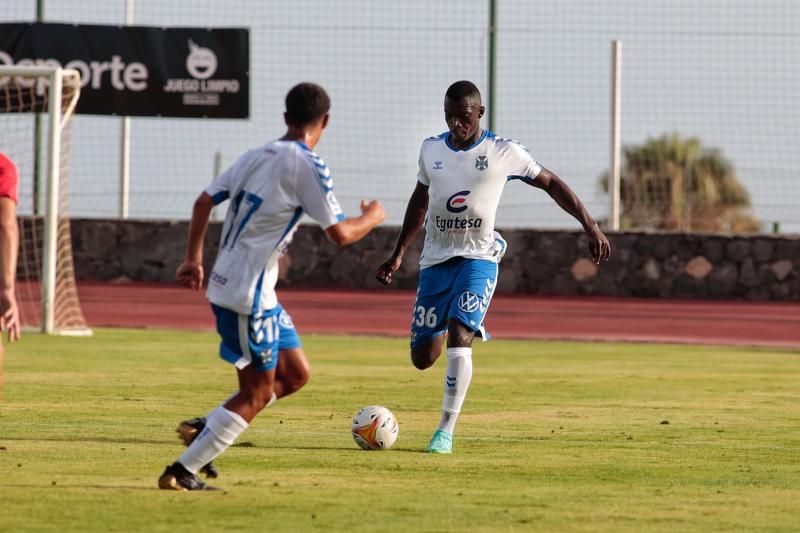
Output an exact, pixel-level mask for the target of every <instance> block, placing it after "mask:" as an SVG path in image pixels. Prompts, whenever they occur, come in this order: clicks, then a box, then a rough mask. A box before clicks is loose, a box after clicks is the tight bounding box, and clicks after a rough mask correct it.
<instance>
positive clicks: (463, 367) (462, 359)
mask: <svg viewBox="0 0 800 533" xmlns="http://www.w3.org/2000/svg"><path fill="white" fill-rule="evenodd" d="M470 381H472V348H448V349H447V371H446V373H445V378H444V400H442V418H441V420H440V421H439V427H438V429H441V430H444V431H446V432H448V433H450V434H451V435H452V433H453V430H454V429H455V427H456V420H457V419H458V413H460V412H461V406H462V405H463V404H464V398H466V397H467V389H468V388H469V383H470Z"/></svg>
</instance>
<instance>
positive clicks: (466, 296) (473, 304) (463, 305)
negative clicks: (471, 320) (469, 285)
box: [458, 291, 480, 313]
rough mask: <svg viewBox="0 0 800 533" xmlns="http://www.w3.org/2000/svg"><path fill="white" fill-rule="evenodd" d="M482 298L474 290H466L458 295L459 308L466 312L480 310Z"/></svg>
mask: <svg viewBox="0 0 800 533" xmlns="http://www.w3.org/2000/svg"><path fill="white" fill-rule="evenodd" d="M479 306H480V298H479V297H478V295H477V294H475V293H474V292H472V291H464V292H462V293H461V296H459V297H458V308H459V309H461V310H462V311H464V312H465V313H472V312H474V311H477V310H478V307H479Z"/></svg>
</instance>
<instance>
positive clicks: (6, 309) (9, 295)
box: [0, 289, 20, 342]
mask: <svg viewBox="0 0 800 533" xmlns="http://www.w3.org/2000/svg"><path fill="white" fill-rule="evenodd" d="M0 331H7V332H8V341H9V342H14V341H16V340H19V335H20V325H19V308H18V307H17V297H16V296H15V295H14V290H13V289H4V290H2V291H0Z"/></svg>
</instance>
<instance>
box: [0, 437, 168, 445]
mask: <svg viewBox="0 0 800 533" xmlns="http://www.w3.org/2000/svg"><path fill="white" fill-rule="evenodd" d="M6 441H9V442H10V441H15V442H96V443H110V444H175V443H179V441H177V440H174V441H173V440H172V439H170V440H163V439H162V440H154V439H137V438H128V439H125V438H112V437H93V438H86V437H83V438H79V439H78V438H69V437H3V438H2V442H6Z"/></svg>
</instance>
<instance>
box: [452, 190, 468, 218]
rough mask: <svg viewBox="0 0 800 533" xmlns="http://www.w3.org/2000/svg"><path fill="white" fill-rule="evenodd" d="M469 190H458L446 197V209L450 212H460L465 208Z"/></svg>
mask: <svg viewBox="0 0 800 533" xmlns="http://www.w3.org/2000/svg"><path fill="white" fill-rule="evenodd" d="M469 193H470V191H458V192H457V193H455V194H454V195H453V196H451V197H450V198H448V199H447V206H446V207H447V210H448V211H450V212H451V213H461V212H463V211H466V210H467V196H469Z"/></svg>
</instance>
